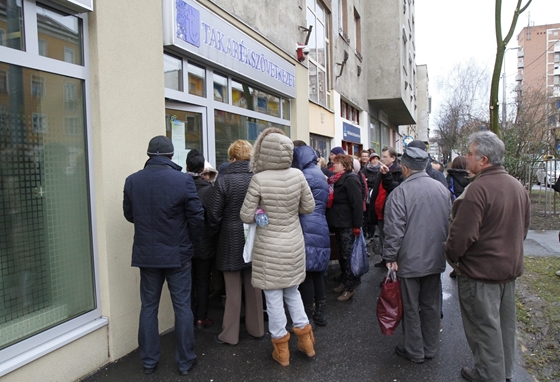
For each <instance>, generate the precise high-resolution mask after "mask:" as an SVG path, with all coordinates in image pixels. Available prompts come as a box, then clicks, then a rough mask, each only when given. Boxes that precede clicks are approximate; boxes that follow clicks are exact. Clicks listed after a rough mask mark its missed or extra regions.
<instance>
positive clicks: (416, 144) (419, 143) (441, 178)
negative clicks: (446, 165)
mask: <svg viewBox="0 0 560 382" xmlns="http://www.w3.org/2000/svg"><path fill="white" fill-rule="evenodd" d="M407 147H416V148H419V149H422V150H424V151H427V147H426V144H425V143H424V142H422V141H421V140H418V139H416V140H414V141H412V142H410V143H409V144H408V146H407ZM429 156H430V154H428V157H429ZM426 173H427V174H428V175H429V176H430V177H431V178H433V179H435V180H437V181H439V182H441V184H443V185H444V186H445V187H447V179H445V175H443V172H441V171H438V170H436V169H434V168H433V167H432V161H431V158H430V160H428V163H427V164H426Z"/></svg>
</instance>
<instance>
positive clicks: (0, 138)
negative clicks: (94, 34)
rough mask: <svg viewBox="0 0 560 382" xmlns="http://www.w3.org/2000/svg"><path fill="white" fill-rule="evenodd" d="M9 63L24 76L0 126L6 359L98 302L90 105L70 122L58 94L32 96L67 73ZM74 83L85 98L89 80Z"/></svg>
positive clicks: (2, 106)
mask: <svg viewBox="0 0 560 382" xmlns="http://www.w3.org/2000/svg"><path fill="white" fill-rule="evenodd" d="M8 66H9V68H10V71H11V72H15V73H20V74H21V76H22V81H18V82H16V83H15V86H19V87H20V89H15V90H16V91H15V92H14V93H15V94H16V95H17V96H13V97H12V96H11V95H10V97H0V119H2V120H5V121H9V122H8V124H9V125H8V128H6V129H0V142H2V143H3V146H2V149H1V150H0V164H1V165H0V274H1V275H2V276H1V278H2V282H1V283H0V355H1V356H0V359H2V360H5V359H6V358H5V357H6V354H7V353H4V354H2V351H3V349H5V348H7V347H9V346H10V345H13V344H15V343H18V342H20V341H22V340H24V339H27V338H29V337H32V336H34V335H35V334H38V333H41V332H43V331H45V330H47V329H49V328H52V327H54V326H56V325H59V324H61V323H63V322H66V321H69V320H71V319H73V318H75V317H77V316H79V315H83V314H84V313H86V312H89V311H91V310H93V309H95V301H96V300H95V284H94V271H93V262H92V258H93V253H92V241H91V235H90V233H91V225H90V210H89V198H88V183H89V182H88V174H87V160H86V141H85V137H86V134H83V133H80V132H82V129H83V127H84V126H85V124H84V115H85V113H84V110H83V106H81V105H83V104H84V102H83V100H80V102H76V104H75V106H76V108H77V113H76V116H74V117H72V118H73V119H72V122H70V120H69V119H68V118H67V117H68V116H67V115H66V114H67V112H66V110H65V109H66V108H65V106H64V102H62V96H59V97H58V98H57V97H55V96H54V95H55V92H54V91H53V92H50V94H52V95H53V98H52V99H49V102H42V103H38V102H33V101H30V100H31V98H32V97H31V96H33V97H37V96H42V95H43V94H44V92H43V85H44V83H48V84H50V86H52V89H62V88H63V87H64V86H65V85H64V84H65V83H68V82H70V81H69V78H68V77H65V76H62V75H57V74H52V73H48V72H43V71H38V70H35V69H29V68H25V67H20V66H15V65H8ZM72 81H74V82H72V84H73V86H74V87H75V89H74V94H75V96H76V98H77V97H83V86H84V81H83V80H77V79H75V80H74V79H73V80H72ZM29 82H31V83H32V84H34V85H32V86H31V88H29V87H24V86H23V85H17V84H18V83H19V84H25V83H29ZM38 84H40V85H38ZM12 86H14V84H12ZM19 95H21V97H20V96H19ZM10 110H17V112H12V111H10ZM7 351H8V352H9V351H10V350H9V349H8V350H7ZM8 356H9V355H8ZM11 356H14V354H13V353H12V354H11Z"/></svg>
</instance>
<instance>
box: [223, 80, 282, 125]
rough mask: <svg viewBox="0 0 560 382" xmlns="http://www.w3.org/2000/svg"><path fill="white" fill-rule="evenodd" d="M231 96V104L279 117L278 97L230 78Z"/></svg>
mask: <svg viewBox="0 0 560 382" xmlns="http://www.w3.org/2000/svg"><path fill="white" fill-rule="evenodd" d="M231 98H232V104H233V106H237V107H241V108H243V109H248V110H253V111H257V112H259V113H263V114H267V115H270V116H273V117H280V97H277V96H274V95H272V94H270V93H267V92H265V91H262V90H259V89H255V88H254V87H252V86H249V85H247V84H244V83H241V82H237V81H234V80H232V81H231Z"/></svg>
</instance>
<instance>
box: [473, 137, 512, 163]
mask: <svg viewBox="0 0 560 382" xmlns="http://www.w3.org/2000/svg"><path fill="white" fill-rule="evenodd" d="M473 143H474V144H475V148H474V150H475V154H476V159H479V160H480V158H482V157H487V158H488V163H490V164H492V165H494V166H500V165H501V164H502V163H503V162H504V156H505V153H506V146H505V145H504V142H502V140H501V139H500V138H498V136H497V135H496V134H494V133H493V132H491V131H479V132H476V133H474V134H471V136H470V137H469V147H470V146H471V145H472V144H473Z"/></svg>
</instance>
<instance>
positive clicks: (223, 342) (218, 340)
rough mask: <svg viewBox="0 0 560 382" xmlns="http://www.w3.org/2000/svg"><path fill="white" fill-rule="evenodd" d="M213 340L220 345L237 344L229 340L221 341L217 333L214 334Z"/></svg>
mask: <svg viewBox="0 0 560 382" xmlns="http://www.w3.org/2000/svg"><path fill="white" fill-rule="evenodd" d="M214 342H215V343H217V344H220V345H229V346H235V345H237V344H230V343H229V342H225V341H222V340H221V339H220V337H219V335H218V334H216V335H215V336H214Z"/></svg>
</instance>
